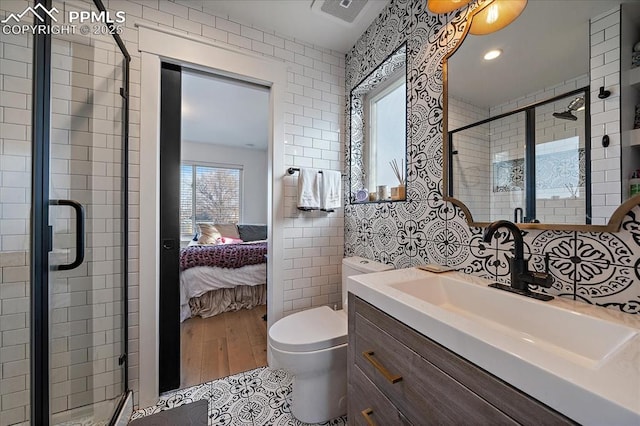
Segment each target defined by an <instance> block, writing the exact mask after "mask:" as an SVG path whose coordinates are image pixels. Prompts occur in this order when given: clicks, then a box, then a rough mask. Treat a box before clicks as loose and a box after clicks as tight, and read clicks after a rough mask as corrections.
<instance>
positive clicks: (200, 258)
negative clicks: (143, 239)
mask: <svg viewBox="0 0 640 426" xmlns="http://www.w3.org/2000/svg"><path fill="white" fill-rule="evenodd" d="M160 111H161V117H162V119H161V129H160V201H161V203H160V206H161V211H160V230H159V232H160V241H161V259H162V261H161V264H160V272H159V275H160V321H161V323H160V338H159V341H160V360H159V361H160V367H161V368H160V377H159V385H160V391H161V392H162V391H166V390H170V389H176V388H178V387H180V388H183V387H187V386H191V385H195V384H200V383H203V382H207V381H210V380H213V379H217V378H220V377H225V376H227V375H230V374H235V373H238V372H241V371H246V370H250V369H253V368H257V367H259V366H265V365H266V364H267V355H266V302H267V268H266V262H267V256H266V254H267V244H266V240H267V233H268V231H267V222H268V214H267V212H268V185H267V182H268V169H269V164H268V163H269V162H268V141H269V88H268V87H265V86H263V85H259V84H255V83H249V82H246V81H243V80H241V79H236V78H230V77H228V76H221V75H215V74H212V73H206V72H202V71H197V70H193V69H189V68H186V67H180V66H176V65H171V64H163V65H162V74H161V107H160ZM178 301H179V302H178Z"/></svg>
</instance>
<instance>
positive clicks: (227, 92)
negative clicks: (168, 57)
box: [182, 71, 269, 150]
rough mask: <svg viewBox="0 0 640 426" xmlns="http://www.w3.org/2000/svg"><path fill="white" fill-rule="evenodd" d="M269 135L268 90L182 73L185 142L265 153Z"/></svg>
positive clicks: (202, 74) (236, 82)
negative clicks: (262, 151)
mask: <svg viewBox="0 0 640 426" xmlns="http://www.w3.org/2000/svg"><path fill="white" fill-rule="evenodd" d="M268 135H269V88H267V87H263V86H258V85H256V84H252V83H245V82H242V81H239V80H233V79H230V78H226V77H218V76H214V75H210V74H204V73H200V72H192V71H183V73H182V140H183V141H188V142H197V143H209V144H215V145H225V146H233V147H238V148H245V149H262V150H266V149H267V141H268Z"/></svg>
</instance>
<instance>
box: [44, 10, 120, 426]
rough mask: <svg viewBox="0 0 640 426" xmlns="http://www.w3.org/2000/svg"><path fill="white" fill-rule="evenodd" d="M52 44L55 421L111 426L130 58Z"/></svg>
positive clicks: (69, 40) (77, 41)
mask: <svg viewBox="0 0 640 426" xmlns="http://www.w3.org/2000/svg"><path fill="white" fill-rule="evenodd" d="M69 4H70V3H69V2H62V1H56V2H53V6H55V7H56V8H57V9H58V10H60V11H63V10H65V7H67V8H68V7H69ZM73 7H74V8H80V9H81V10H97V9H96V8H95V6H94V5H93V3H91V2H74V3H73ZM62 15H64V16H65V17H66V16H67V13H64V14H61V16H62ZM51 37H52V39H51V55H52V56H51V125H50V141H51V142H50V179H49V182H50V185H49V199H50V201H49V225H50V226H51V227H52V233H53V244H52V247H53V250H52V251H51V252H50V255H49V333H50V339H49V355H50V358H49V369H50V370H49V407H50V415H51V417H50V419H51V424H60V423H66V422H71V421H73V422H81V423H82V424H85V423H90V424H106V423H108V422H109V420H110V419H111V416H112V415H113V413H114V412H115V411H116V406H117V404H118V402H119V400H120V397H121V396H122V394H123V392H124V390H125V382H124V377H125V372H124V366H125V365H126V364H125V363H124V362H123V359H121V356H122V355H123V354H124V321H125V318H124V315H123V312H124V303H125V300H124V297H123V280H124V275H123V272H124V268H123V262H124V259H123V238H124V233H123V231H124V226H125V224H124V218H125V208H124V196H123V188H124V182H123V176H124V168H123V166H124V162H123V159H124V158H125V157H124V151H123V149H124V137H123V136H124V133H123V132H124V125H123V114H124V108H123V107H124V99H123V97H122V96H121V94H120V90H121V88H124V86H125V85H124V81H123V80H124V69H125V58H124V56H123V54H122V53H121V51H120V49H119V48H118V46H117V44H116V43H115V42H114V40H113V38H112V36H111V35H110V34H98V35H96V34H87V35H82V34H65V35H52V36H51ZM74 424H75V423H74Z"/></svg>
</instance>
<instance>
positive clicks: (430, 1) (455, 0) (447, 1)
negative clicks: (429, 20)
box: [427, 0, 471, 13]
mask: <svg viewBox="0 0 640 426" xmlns="http://www.w3.org/2000/svg"><path fill="white" fill-rule="evenodd" d="M470 2H471V0H427V9H429V10H430V11H431V12H433V13H449V12H451V11H454V10H456V9H459V8H461V7H463V6H466V5H468V4H469V3H470Z"/></svg>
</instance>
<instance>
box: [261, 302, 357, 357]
mask: <svg viewBox="0 0 640 426" xmlns="http://www.w3.org/2000/svg"><path fill="white" fill-rule="evenodd" d="M269 339H270V342H271V345H272V346H273V347H275V348H276V349H280V350H283V351H288V352H309V351H317V350H320V349H326V348H330V347H333V346H338V345H341V344H343V343H347V315H346V313H345V312H344V311H334V310H333V309H331V308H329V307H328V306H321V307H319V308H313V309H309V310H306V311H302V312H296V313H295V314H291V315H289V316H287V317H284V318H282V319H281V320H278V321H276V323H275V324H273V325H272V326H271V328H270V329H269Z"/></svg>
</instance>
